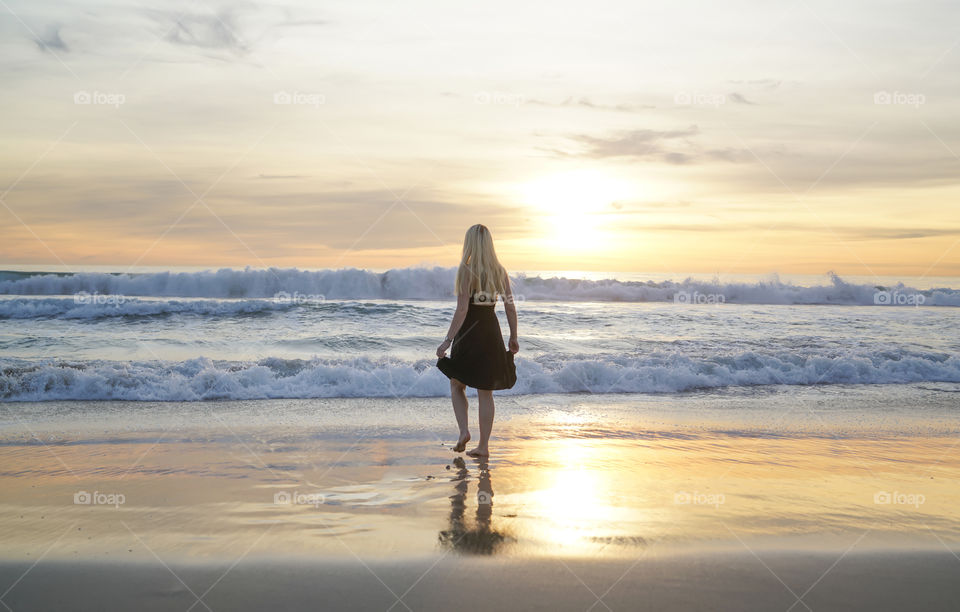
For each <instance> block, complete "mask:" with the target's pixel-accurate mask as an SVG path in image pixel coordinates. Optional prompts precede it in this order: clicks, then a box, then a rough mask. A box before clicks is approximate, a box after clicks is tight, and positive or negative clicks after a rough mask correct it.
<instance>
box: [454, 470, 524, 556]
mask: <svg viewBox="0 0 960 612" xmlns="http://www.w3.org/2000/svg"><path fill="white" fill-rule="evenodd" d="M453 465H454V466H455V467H456V468H457V471H456V473H454V475H453V478H452V479H451V480H452V481H453V482H454V486H453V489H454V494H453V495H451V496H450V519H449V520H450V526H449V528H448V529H444V530H442V531H441V532H440V535H439V540H440V543H441V545H443V546H445V547H449V548H452V549H453V550H455V551H457V552H460V553H464V554H471V555H492V554H494V553H495V552H497V549H498V548H499V547H500V545H501V544H503V543H504V542H506V541H509V540H512V539H513V538H511V537H510V536H509V535H508V534H507V533H505V532H502V531H496V530H494V529H493V526H492V518H493V484H492V483H491V481H490V466H489V464H488V463H487V462H486V461H482V462H480V464H479V465H478V466H477V469H478V470H479V471H480V476H479V479H478V480H477V513H476V517H475V519H474V521H473V526H472V527H471V526H469V525H468V521H467V520H466V518H465V515H466V511H467V490H468V489H469V485H468V477H469V475H470V470H468V469H467V465H466V463H465V462H464V460H463V458H462V457H457V458H456V459H454V460H453Z"/></svg>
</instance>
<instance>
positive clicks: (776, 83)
mask: <svg viewBox="0 0 960 612" xmlns="http://www.w3.org/2000/svg"><path fill="white" fill-rule="evenodd" d="M727 82H728V83H732V84H734V85H749V86H750V87H755V88H757V89H765V90H773V89H778V88H779V87H780V85H781V84H782V83H783V81H781V80H779V79H750V80H746V81H743V80H729V81H727Z"/></svg>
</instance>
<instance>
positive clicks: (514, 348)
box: [508, 336, 520, 355]
mask: <svg viewBox="0 0 960 612" xmlns="http://www.w3.org/2000/svg"><path fill="white" fill-rule="evenodd" d="M508 347H509V348H510V352H511V353H513V354H514V355H516V354H517V353H518V352H520V343H519V342H518V341H517V338H516V337H515V336H510V342H509V343H508Z"/></svg>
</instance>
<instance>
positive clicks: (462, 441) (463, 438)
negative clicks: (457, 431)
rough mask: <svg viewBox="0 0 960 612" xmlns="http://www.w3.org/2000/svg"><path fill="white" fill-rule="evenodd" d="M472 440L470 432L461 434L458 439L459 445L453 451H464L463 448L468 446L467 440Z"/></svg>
mask: <svg viewBox="0 0 960 612" xmlns="http://www.w3.org/2000/svg"><path fill="white" fill-rule="evenodd" d="M469 441H470V434H469V433H466V434H463V435H462V436H460V440H458V441H457V445H456V446H454V447H453V452H455V453H462V452H463V449H465V448H467V442H469Z"/></svg>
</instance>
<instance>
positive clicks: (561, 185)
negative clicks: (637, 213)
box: [523, 170, 629, 251]
mask: <svg viewBox="0 0 960 612" xmlns="http://www.w3.org/2000/svg"><path fill="white" fill-rule="evenodd" d="M523 195H524V201H525V203H526V204H527V205H529V206H532V207H534V208H535V209H536V210H537V212H539V213H540V214H542V215H543V219H544V221H545V223H544V228H545V231H544V235H543V241H544V243H545V245H547V246H550V247H551V248H563V249H564V250H567V251H570V250H573V251H587V250H589V251H596V250H599V249H601V248H602V247H603V246H604V245H605V244H606V243H607V242H608V238H609V235H608V232H607V231H606V230H605V228H604V225H603V221H604V219H603V215H602V213H603V212H605V211H610V210H613V208H612V206H613V204H614V203H615V202H617V201H618V200H622V199H623V198H625V197H627V196H628V195H629V189H628V187H627V184H626V183H625V182H624V181H621V180H619V179H616V178H613V177H611V176H609V175H607V174H604V173H603V172H600V171H597V170H578V171H573V172H565V173H562V174H554V175H550V176H546V177H543V178H540V179H537V180H534V181H531V182H530V183H527V184H526V185H524V187H523Z"/></svg>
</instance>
